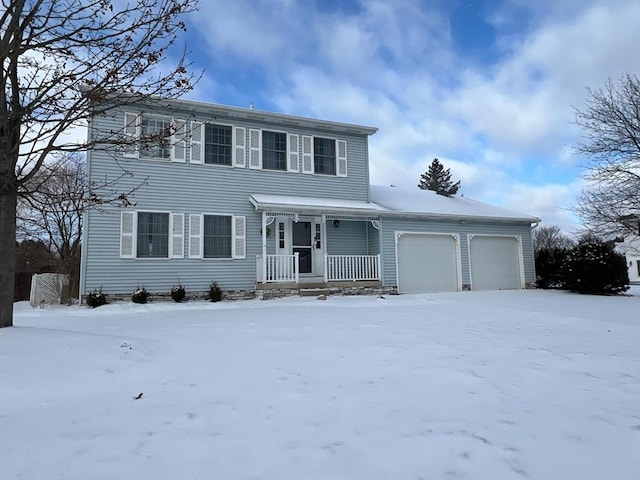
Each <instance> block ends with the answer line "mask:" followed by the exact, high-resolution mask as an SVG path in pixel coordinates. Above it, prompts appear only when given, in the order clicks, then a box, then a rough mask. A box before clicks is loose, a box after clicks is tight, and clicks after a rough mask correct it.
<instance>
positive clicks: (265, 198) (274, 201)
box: [249, 193, 388, 218]
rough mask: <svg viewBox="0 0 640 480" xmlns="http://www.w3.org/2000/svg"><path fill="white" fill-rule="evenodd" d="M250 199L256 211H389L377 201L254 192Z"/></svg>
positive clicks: (373, 214)
mask: <svg viewBox="0 0 640 480" xmlns="http://www.w3.org/2000/svg"><path fill="white" fill-rule="evenodd" d="M249 201H250V202H251V204H252V205H253V206H254V207H255V209H256V211H262V212H272V213H280V212H281V213H291V214H299V215H300V214H302V215H327V216H348V217H353V218H359V217H362V218H371V217H375V218H377V217H379V216H380V215H381V214H383V213H386V212H388V210H386V209H385V208H383V207H381V206H379V205H376V204H375V203H372V202H364V201H359V200H342V199H332V198H316V197H301V196H290V195H269V194H257V193H252V194H251V195H249Z"/></svg>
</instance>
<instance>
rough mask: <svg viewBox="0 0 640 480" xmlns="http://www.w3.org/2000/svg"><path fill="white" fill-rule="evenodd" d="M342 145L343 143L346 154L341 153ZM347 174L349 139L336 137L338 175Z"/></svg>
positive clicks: (343, 175)
mask: <svg viewBox="0 0 640 480" xmlns="http://www.w3.org/2000/svg"><path fill="white" fill-rule="evenodd" d="M340 145H343V150H344V154H343V155H340ZM346 176H347V141H346V140H337V139H336V177H346Z"/></svg>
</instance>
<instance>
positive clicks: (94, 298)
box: [87, 288, 107, 308]
mask: <svg viewBox="0 0 640 480" xmlns="http://www.w3.org/2000/svg"><path fill="white" fill-rule="evenodd" d="M106 304H107V296H106V295H105V294H104V293H102V288H100V289H99V290H93V292H91V293H90V294H89V295H87V305H89V306H90V307H91V308H96V307H101V306H102V305H106Z"/></svg>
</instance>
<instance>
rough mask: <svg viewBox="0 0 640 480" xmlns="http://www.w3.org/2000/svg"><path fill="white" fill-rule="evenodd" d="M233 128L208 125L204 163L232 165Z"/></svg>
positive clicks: (206, 128) (205, 136) (205, 137)
mask: <svg viewBox="0 0 640 480" xmlns="http://www.w3.org/2000/svg"><path fill="white" fill-rule="evenodd" d="M231 136H232V135H231V127H230V126H227V125H214V124H211V123H207V124H206V125H205V128H204V142H205V143H204V163H206V164H210V165H231Z"/></svg>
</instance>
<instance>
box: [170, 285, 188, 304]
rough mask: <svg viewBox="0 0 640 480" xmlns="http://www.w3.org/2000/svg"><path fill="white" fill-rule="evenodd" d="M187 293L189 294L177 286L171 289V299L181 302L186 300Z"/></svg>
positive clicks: (180, 286)
mask: <svg viewBox="0 0 640 480" xmlns="http://www.w3.org/2000/svg"><path fill="white" fill-rule="evenodd" d="M186 293H187V292H186V291H185V289H184V287H183V286H182V285H177V286H174V287H172V288H171V298H173V301H174V302H181V301H182V300H184V297H185V295H186Z"/></svg>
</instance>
